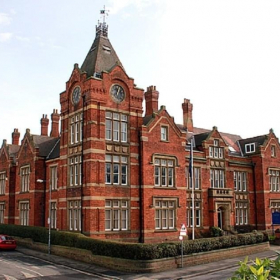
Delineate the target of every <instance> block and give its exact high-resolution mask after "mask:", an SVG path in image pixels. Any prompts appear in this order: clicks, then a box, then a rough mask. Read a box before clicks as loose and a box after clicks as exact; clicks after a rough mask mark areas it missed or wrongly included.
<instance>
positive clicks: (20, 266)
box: [0, 260, 44, 280]
mask: <svg viewBox="0 0 280 280" xmlns="http://www.w3.org/2000/svg"><path fill="white" fill-rule="evenodd" d="M0 261H1V262H3V263H7V264H9V265H12V266H15V267H17V268H20V269H24V270H27V271H29V272H33V273H35V274H37V275H39V276H44V275H43V274H41V273H39V272H37V271H35V270H32V269H28V268H26V267H24V266H22V265H16V264H15V263H12V262H8V261H4V260H0ZM9 280H10V279H9ZM11 280H13V279H11Z"/></svg>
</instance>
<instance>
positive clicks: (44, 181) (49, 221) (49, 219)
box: [37, 179, 52, 254]
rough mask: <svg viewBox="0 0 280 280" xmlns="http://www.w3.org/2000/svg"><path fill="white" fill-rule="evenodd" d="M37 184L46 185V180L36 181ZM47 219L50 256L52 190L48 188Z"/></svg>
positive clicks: (49, 251)
mask: <svg viewBox="0 0 280 280" xmlns="http://www.w3.org/2000/svg"><path fill="white" fill-rule="evenodd" d="M37 182H38V183H46V180H42V179H38V180H37ZM49 188H50V189H49V194H50V196H49V217H48V224H49V239H48V253H49V254H51V199H52V188H51V186H49Z"/></svg>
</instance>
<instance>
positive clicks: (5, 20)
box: [0, 13, 12, 25]
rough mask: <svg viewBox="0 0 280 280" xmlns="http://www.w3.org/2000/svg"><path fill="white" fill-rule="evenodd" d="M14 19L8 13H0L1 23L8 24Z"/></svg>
mask: <svg viewBox="0 0 280 280" xmlns="http://www.w3.org/2000/svg"><path fill="white" fill-rule="evenodd" d="M11 21H12V18H11V17H10V16H9V15H8V14H4V13H0V25H2V24H3V25H8V24H10V23H11Z"/></svg>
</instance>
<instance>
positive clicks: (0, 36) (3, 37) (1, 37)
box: [0, 32, 13, 42]
mask: <svg viewBox="0 0 280 280" xmlns="http://www.w3.org/2000/svg"><path fill="white" fill-rule="evenodd" d="M12 36H13V34H12V33H9V32H6V33H0V42H7V41H9V40H10V39H11V38H12Z"/></svg>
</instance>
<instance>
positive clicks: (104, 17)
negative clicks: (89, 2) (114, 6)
mask: <svg viewBox="0 0 280 280" xmlns="http://www.w3.org/2000/svg"><path fill="white" fill-rule="evenodd" d="M100 14H101V15H102V19H103V23H105V22H106V17H108V16H109V10H106V9H105V5H104V9H103V10H100Z"/></svg>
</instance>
